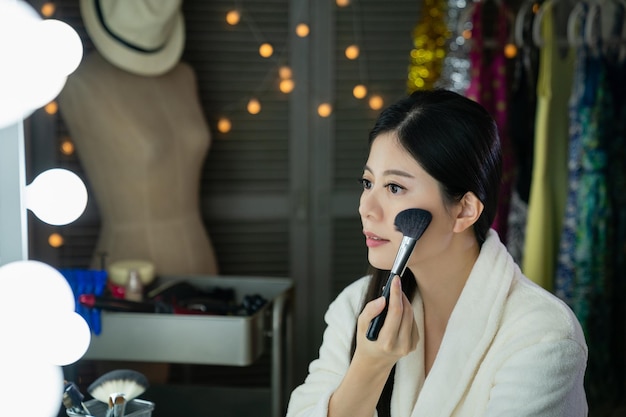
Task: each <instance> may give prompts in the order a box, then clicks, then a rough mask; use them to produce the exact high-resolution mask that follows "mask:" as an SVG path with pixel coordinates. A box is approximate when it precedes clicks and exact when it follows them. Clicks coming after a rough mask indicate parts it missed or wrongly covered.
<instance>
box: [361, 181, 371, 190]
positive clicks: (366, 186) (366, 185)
mask: <svg viewBox="0 0 626 417" xmlns="http://www.w3.org/2000/svg"><path fill="white" fill-rule="evenodd" d="M358 181H359V184H361V186H362V187H363V189H364V190H369V189H370V188H372V182H371V181H370V180H366V179H365V178H359V179H358Z"/></svg>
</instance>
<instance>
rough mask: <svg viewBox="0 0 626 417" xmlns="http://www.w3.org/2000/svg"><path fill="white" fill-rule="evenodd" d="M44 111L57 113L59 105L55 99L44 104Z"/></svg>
mask: <svg viewBox="0 0 626 417" xmlns="http://www.w3.org/2000/svg"><path fill="white" fill-rule="evenodd" d="M44 111H45V112H46V113H48V114H57V112H58V111H59V105H58V104H57V102H56V101H51V102H50V103H48V104H46V106H45V107H44Z"/></svg>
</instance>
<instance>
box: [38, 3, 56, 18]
mask: <svg viewBox="0 0 626 417" xmlns="http://www.w3.org/2000/svg"><path fill="white" fill-rule="evenodd" d="M40 10H41V15H42V16H44V17H51V16H52V15H53V14H54V12H56V6H55V5H54V3H52V2H50V1H47V2H45V3H44V4H42V5H41V9H40Z"/></svg>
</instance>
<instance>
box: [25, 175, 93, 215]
mask: <svg viewBox="0 0 626 417" xmlns="http://www.w3.org/2000/svg"><path fill="white" fill-rule="evenodd" d="M25 200H26V206H27V207H28V209H29V210H30V211H32V212H33V213H34V214H35V215H36V216H37V217H38V218H39V219H40V220H42V221H44V222H46V223H48V224H51V225H56V226H62V225H65V224H68V223H71V222H73V221H74V220H76V219H77V218H79V217H80V215H81V214H83V212H84V211H85V207H86V206H87V188H86V187H85V184H84V183H83V181H82V180H81V179H80V178H79V177H78V176H77V175H76V174H74V173H73V172H70V171H68V170H66V169H60V168H54V169H49V170H47V171H44V172H42V173H41V174H39V175H38V176H37V177H36V178H35V179H34V180H33V182H32V183H30V185H28V186H27V187H26V192H25Z"/></svg>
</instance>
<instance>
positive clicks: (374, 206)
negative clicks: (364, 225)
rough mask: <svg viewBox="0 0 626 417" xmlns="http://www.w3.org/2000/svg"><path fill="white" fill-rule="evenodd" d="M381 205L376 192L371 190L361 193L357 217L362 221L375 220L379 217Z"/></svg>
mask: <svg viewBox="0 0 626 417" xmlns="http://www.w3.org/2000/svg"><path fill="white" fill-rule="evenodd" d="M380 213H381V205H380V203H379V201H378V198H377V196H376V192H375V191H374V190H373V189H371V190H368V191H364V192H363V193H361V199H360V200H359V215H360V216H361V218H362V219H372V218H373V219H376V218H379V217H380Z"/></svg>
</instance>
